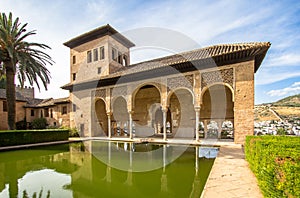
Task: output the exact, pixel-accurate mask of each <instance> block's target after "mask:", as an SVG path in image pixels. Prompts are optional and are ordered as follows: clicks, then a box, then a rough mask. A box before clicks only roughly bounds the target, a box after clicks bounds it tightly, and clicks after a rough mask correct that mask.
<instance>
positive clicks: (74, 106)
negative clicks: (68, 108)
mask: <svg viewBox="0 0 300 198" xmlns="http://www.w3.org/2000/svg"><path fill="white" fill-rule="evenodd" d="M76 108H77V106H76V104H73V112H76Z"/></svg>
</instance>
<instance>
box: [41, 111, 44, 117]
mask: <svg viewBox="0 0 300 198" xmlns="http://www.w3.org/2000/svg"><path fill="white" fill-rule="evenodd" d="M42 117H44V115H43V110H41V118H42Z"/></svg>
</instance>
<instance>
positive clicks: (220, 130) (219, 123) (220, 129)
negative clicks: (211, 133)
mask: <svg viewBox="0 0 300 198" xmlns="http://www.w3.org/2000/svg"><path fill="white" fill-rule="evenodd" d="M222 123H223V121H222V120H218V121H217V124H218V139H221V132H222Z"/></svg>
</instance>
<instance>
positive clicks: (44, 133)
mask: <svg viewBox="0 0 300 198" xmlns="http://www.w3.org/2000/svg"><path fill="white" fill-rule="evenodd" d="M68 138H69V130H66V129H51V130H11V131H0V147H1V146H14V145H24V144H33V143H41V142H54V141H63V140H68Z"/></svg>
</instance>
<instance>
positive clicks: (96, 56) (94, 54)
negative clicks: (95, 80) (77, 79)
mask: <svg viewBox="0 0 300 198" xmlns="http://www.w3.org/2000/svg"><path fill="white" fill-rule="evenodd" d="M93 56H94V61H98V49H97V48H96V49H94V50H93Z"/></svg>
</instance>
